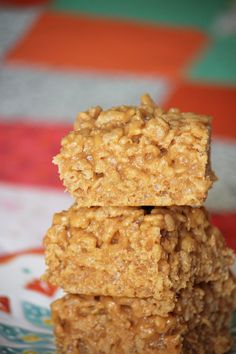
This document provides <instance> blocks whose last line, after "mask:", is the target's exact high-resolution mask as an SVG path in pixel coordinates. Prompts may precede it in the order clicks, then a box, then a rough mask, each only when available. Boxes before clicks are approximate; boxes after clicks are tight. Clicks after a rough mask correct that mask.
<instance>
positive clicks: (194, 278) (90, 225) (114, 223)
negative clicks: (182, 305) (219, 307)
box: [44, 204, 233, 313]
mask: <svg viewBox="0 0 236 354" xmlns="http://www.w3.org/2000/svg"><path fill="white" fill-rule="evenodd" d="M44 246H45V257H46V264H47V271H46V274H45V276H44V278H45V279H46V280H48V281H49V282H51V283H52V284H54V285H57V286H60V287H62V288H63V289H64V290H65V291H66V292H69V293H73V294H85V295H105V296H107V295H109V296H124V297H126V296H127V297H141V298H146V297H153V298H156V299H159V300H160V301H159V302H158V306H159V307H160V311H161V309H162V311H163V313H166V311H170V310H171V309H172V307H173V306H174V301H175V296H176V293H177V292H178V291H180V290H181V289H184V288H186V287H187V286H190V285H191V284H194V283H200V282H203V281H213V280H217V279H219V278H220V279H224V278H225V277H228V272H229V270H228V267H229V266H230V265H231V264H232V262H233V253H232V251H231V250H229V249H228V248H227V247H226V245H225V241H224V238H223V236H222V235H221V233H220V232H219V230H218V229H217V228H215V227H213V226H212V225H211V224H210V221H209V219H208V214H207V212H206V210H205V209H204V208H191V207H166V208H164V207H156V208H153V209H152V208H142V207H126V208H125V207H92V208H80V207H78V206H77V204H74V205H73V206H72V207H71V208H70V209H69V210H67V211H63V212H61V213H58V214H55V216H54V219H53V224H52V226H51V228H50V229H49V230H48V232H47V235H46V237H45V239H44Z"/></svg>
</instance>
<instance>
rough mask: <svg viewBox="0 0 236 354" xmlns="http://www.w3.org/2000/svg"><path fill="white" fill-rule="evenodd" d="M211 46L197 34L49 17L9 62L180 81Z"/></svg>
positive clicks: (14, 51)
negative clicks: (147, 75) (164, 77)
mask: <svg viewBox="0 0 236 354" xmlns="http://www.w3.org/2000/svg"><path fill="white" fill-rule="evenodd" d="M207 42H208V38H207V36H206V35H205V34H204V33H202V32H200V31H199V30H196V29H190V28H180V27H176V28H171V27H167V26H161V25H159V26H157V25H150V24H144V23H143V24H141V23H135V22H131V21H130V22H128V21H121V20H120V21H118V20H115V19H105V18H104V19H102V18H96V17H90V16H85V15H84V16H82V15H81V16H79V15H72V14H63V13H56V12H52V11H48V12H45V13H44V14H43V15H42V16H41V17H40V18H39V19H38V21H37V22H36V23H35V24H34V26H33V27H32V29H31V31H30V32H29V33H28V34H27V35H26V36H25V37H24V39H23V40H22V41H21V42H20V43H18V44H17V45H16V47H14V48H13V49H12V50H11V51H10V53H9V54H8V56H7V61H9V62H17V61H20V62H25V63H29V64H41V65H46V66H52V67H61V68H69V69H73V70H74V69H81V68H82V69H87V70H99V71H101V70H102V71H105V72H107V71H118V72H129V73H148V74H160V75H168V76H169V75H170V76H172V77H173V76H174V77H179V76H182V72H183V70H184V69H185V68H186V67H187V66H188V65H189V63H190V62H191V61H192V60H193V59H194V58H195V56H196V54H198V53H199V52H200V51H201V50H202V48H203V46H205V44H206V43H207Z"/></svg>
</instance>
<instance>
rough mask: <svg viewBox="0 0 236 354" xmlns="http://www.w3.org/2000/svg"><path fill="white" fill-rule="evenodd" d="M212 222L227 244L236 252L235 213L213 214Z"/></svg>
mask: <svg viewBox="0 0 236 354" xmlns="http://www.w3.org/2000/svg"><path fill="white" fill-rule="evenodd" d="M212 223H213V225H215V226H217V227H218V228H219V229H220V230H221V232H222V233H223V235H224V237H225V239H226V243H227V245H228V246H229V247H231V248H232V249H233V250H234V251H235V252H236V214H235V213H222V214H213V215H212Z"/></svg>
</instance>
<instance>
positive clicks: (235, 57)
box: [188, 37, 236, 84]
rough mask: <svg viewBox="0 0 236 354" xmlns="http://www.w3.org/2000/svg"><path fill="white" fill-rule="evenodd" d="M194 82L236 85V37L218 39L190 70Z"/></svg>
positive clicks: (189, 74)
mask: <svg viewBox="0 0 236 354" xmlns="http://www.w3.org/2000/svg"><path fill="white" fill-rule="evenodd" d="M188 76H189V77H190V78H191V79H193V80H204V81H207V82H213V83H229V84H236V37H225V38H223V37H222V38H216V39H215V40H214V41H213V43H212V45H211V46H210V47H208V48H207V49H206V51H205V52H204V53H203V54H202V56H201V58H198V61H197V62H195V63H194V64H193V65H192V67H191V68H190V69H189V70H188Z"/></svg>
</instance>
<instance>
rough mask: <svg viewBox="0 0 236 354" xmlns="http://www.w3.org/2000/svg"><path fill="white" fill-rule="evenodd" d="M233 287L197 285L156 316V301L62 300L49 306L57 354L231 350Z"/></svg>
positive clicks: (230, 282) (68, 297) (208, 353)
mask: <svg viewBox="0 0 236 354" xmlns="http://www.w3.org/2000/svg"><path fill="white" fill-rule="evenodd" d="M234 289H235V284H234V280H233V278H232V277H229V278H228V279H227V280H225V281H223V282H221V281H217V282H209V283H202V284H198V286H196V287H194V288H187V289H184V290H182V291H181V292H180V293H179V296H178V300H177V302H176V303H175V307H174V311H172V312H171V313H169V314H167V315H166V316H160V313H159V310H158V304H157V302H158V300H155V299H153V298H147V299H141V298H124V297H120V298H119V297H106V296H86V295H66V296H64V297H63V298H62V299H59V300H57V301H55V302H54V303H53V304H52V316H53V322H54V326H55V336H56V343H57V348H58V353H61V354H69V353H71V354H72V353H73V354H154V353H155V354H166V353H168V354H175V353H186V354H193V353H196V354H203V353H206V354H214V353H215V354H221V353H225V352H227V351H228V350H229V349H230V346H231V337H230V333H229V327H230V319H231V313H232V309H233V296H234Z"/></svg>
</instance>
